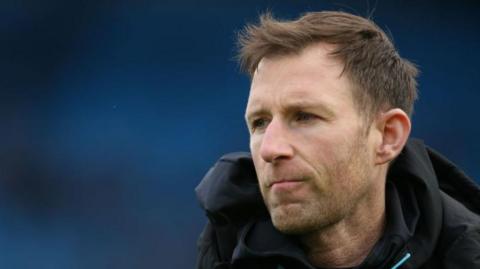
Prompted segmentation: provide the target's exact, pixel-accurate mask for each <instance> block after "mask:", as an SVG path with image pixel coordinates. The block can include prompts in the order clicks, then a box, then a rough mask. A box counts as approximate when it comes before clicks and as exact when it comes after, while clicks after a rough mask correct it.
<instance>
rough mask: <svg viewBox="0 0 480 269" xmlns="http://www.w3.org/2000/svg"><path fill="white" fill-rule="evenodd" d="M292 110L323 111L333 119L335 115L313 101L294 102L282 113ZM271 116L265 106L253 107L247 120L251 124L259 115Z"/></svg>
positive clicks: (321, 104)
mask: <svg viewBox="0 0 480 269" xmlns="http://www.w3.org/2000/svg"><path fill="white" fill-rule="evenodd" d="M292 110H314V111H321V112H322V113H323V115H324V116H325V117H326V118H332V117H333V116H334V115H335V113H334V112H333V111H332V110H331V109H330V108H329V107H328V106H327V105H325V104H324V103H322V102H318V101H315V100H314V101H311V100H292V101H289V102H287V104H285V105H284V106H283V107H282V111H292ZM265 114H269V110H268V109H267V107H265V106H264V105H257V106H255V105H254V106H253V108H252V109H250V110H247V111H246V112H245V120H246V121H247V123H248V122H250V120H251V119H252V118H255V117H257V116H259V115H265Z"/></svg>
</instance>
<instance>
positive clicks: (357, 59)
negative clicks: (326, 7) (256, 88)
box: [238, 11, 418, 119]
mask: <svg viewBox="0 0 480 269" xmlns="http://www.w3.org/2000/svg"><path fill="white" fill-rule="evenodd" d="M317 42H325V43H329V44H334V45H335V46H336V49H335V50H334V51H333V52H332V53H331V55H332V56H333V57H336V58H338V59H340V60H341V61H342V62H343V63H344V65H345V66H344V71H343V73H345V74H346V75H348V76H349V78H350V79H351V80H352V82H354V85H356V86H357V87H355V89H354V90H353V95H354V101H355V104H356V105H357V108H358V110H359V112H360V113H365V115H364V116H366V118H367V119H370V118H371V116H373V115H375V114H376V113H377V112H379V111H380V110H381V109H385V108H400V109H402V110H403V111H405V112H406V113H407V114H408V115H410V116H411V114H412V111H413V103H414V101H415V99H416V98H417V81H416V77H417V75H418V70H417V68H416V67H415V65H413V64H412V63H410V62H409V61H408V60H405V59H402V58H401V57H400V55H399V54H398V52H397V51H396V49H395V47H394V45H393V44H392V42H391V41H390V39H389V38H388V36H387V35H386V34H385V32H383V31H382V30H381V29H380V27H378V26H377V25H376V24H375V23H374V22H373V21H371V20H369V19H366V18H362V17H359V16H355V15H352V14H349V13H345V12H337V11H322V12H309V13H306V14H304V15H303V16H301V17H300V18H299V19H297V20H293V21H280V20H277V19H275V18H273V17H272V15H271V14H270V13H266V14H263V15H261V16H260V23H259V24H257V25H254V24H249V25H247V26H246V27H245V28H244V29H243V31H241V32H240V33H239V35H238V45H239V54H238V59H239V62H240V67H241V68H242V70H243V71H246V72H247V73H248V74H249V75H250V77H251V78H253V75H254V73H255V70H256V69H257V66H258V64H259V62H260V61H261V59H262V58H264V57H266V56H274V55H285V54H295V53H300V52H301V51H302V50H303V49H304V48H305V47H307V46H309V45H312V44H314V43H317Z"/></svg>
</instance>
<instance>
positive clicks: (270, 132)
mask: <svg viewBox="0 0 480 269" xmlns="http://www.w3.org/2000/svg"><path fill="white" fill-rule="evenodd" d="M291 142H292V141H291V138H290V137H289V131H288V127H286V126H284V124H283V123H282V122H280V121H278V120H275V119H274V120H272V121H271V122H270V123H269V124H268V127H267V129H266V130H265V132H264V133H263V137H262V141H261V145H260V152H259V153H260V156H261V157H262V159H263V160H264V161H265V162H267V163H273V162H275V161H278V160H281V159H289V158H291V157H292V156H293V148H292V145H291Z"/></svg>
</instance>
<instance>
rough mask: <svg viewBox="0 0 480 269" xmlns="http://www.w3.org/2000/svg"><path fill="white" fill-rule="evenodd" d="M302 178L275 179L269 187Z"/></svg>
mask: <svg viewBox="0 0 480 269" xmlns="http://www.w3.org/2000/svg"><path fill="white" fill-rule="evenodd" d="M300 181H301V180H299V179H280V180H273V181H272V182H271V183H270V184H268V187H272V186H273V185H281V184H288V183H298V182H300Z"/></svg>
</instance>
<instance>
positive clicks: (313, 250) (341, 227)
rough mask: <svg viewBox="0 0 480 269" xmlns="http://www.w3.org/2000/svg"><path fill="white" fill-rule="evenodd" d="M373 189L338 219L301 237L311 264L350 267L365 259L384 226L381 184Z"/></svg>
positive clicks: (327, 266) (383, 191) (383, 190)
mask: <svg viewBox="0 0 480 269" xmlns="http://www.w3.org/2000/svg"><path fill="white" fill-rule="evenodd" d="M375 191H378V192H377V193H373V196H372V197H368V198H365V199H364V201H362V202H360V203H359V204H357V206H356V207H355V208H354V209H353V210H352V211H353V212H352V213H351V214H350V215H349V216H347V217H345V218H344V219H343V220H341V221H340V222H338V223H336V224H333V225H331V226H329V227H325V228H322V229H319V230H316V231H314V232H312V233H309V234H305V235H303V236H302V237H301V242H302V243H303V246H304V248H305V251H306V254H307V257H308V259H309V261H310V262H311V263H312V264H313V265H315V266H319V267H326V268H341V267H354V266H357V265H360V264H361V263H362V262H363V261H364V260H365V258H366V257H367V255H368V254H369V253H370V251H371V249H372V248H373V247H374V245H375V243H376V242H377V241H378V240H379V239H380V237H381V236H382V234H383V230H384V226H385V188H384V186H383V188H381V189H379V190H375Z"/></svg>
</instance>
